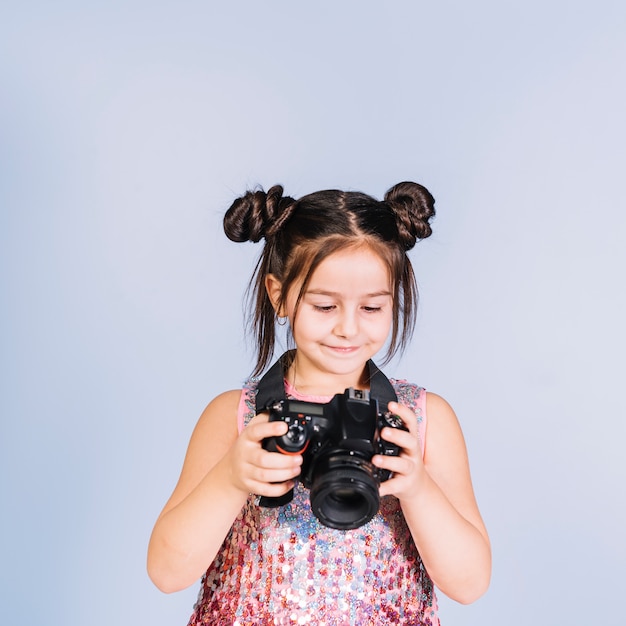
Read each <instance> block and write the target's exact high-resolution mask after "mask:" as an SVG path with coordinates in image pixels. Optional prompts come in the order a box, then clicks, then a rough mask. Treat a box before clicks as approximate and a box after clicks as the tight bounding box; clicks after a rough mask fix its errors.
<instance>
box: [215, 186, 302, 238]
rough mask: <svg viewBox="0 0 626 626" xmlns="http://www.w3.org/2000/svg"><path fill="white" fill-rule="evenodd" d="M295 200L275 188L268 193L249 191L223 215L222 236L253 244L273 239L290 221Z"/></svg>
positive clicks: (280, 189) (259, 190)
mask: <svg viewBox="0 0 626 626" xmlns="http://www.w3.org/2000/svg"><path fill="white" fill-rule="evenodd" d="M294 203H295V200H294V199H293V198H291V197H289V196H283V188H282V187H281V186H280V185H274V186H273V187H272V188H271V189H270V190H269V191H268V192H267V193H266V192H265V191H263V189H257V190H256V191H248V192H247V193H246V194H245V195H244V196H242V197H241V198H237V200H235V201H234V202H233V203H232V205H231V207H230V208H229V209H228V211H226V215H224V232H225V233H226V236H227V237H228V238H229V239H230V240H231V241H253V242H254V243H256V242H257V241H260V240H261V239H262V238H263V237H265V239H267V238H268V237H271V236H272V235H274V234H275V233H276V232H278V230H279V229H280V227H281V226H282V225H283V224H284V223H285V222H286V221H287V220H288V219H289V217H290V216H291V213H292V211H293V205H294Z"/></svg>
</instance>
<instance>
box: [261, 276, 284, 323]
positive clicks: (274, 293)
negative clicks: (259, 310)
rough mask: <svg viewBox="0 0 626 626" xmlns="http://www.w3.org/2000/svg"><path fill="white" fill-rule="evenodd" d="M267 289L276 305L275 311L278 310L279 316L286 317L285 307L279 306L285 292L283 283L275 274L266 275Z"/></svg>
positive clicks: (273, 303) (271, 300)
mask: <svg viewBox="0 0 626 626" xmlns="http://www.w3.org/2000/svg"><path fill="white" fill-rule="evenodd" d="M265 290H266V291H267V295H268V297H269V299H270V302H271V303H272V306H273V307H274V311H276V315H278V317H284V316H285V312H284V309H283V307H280V306H279V303H280V299H281V295H282V292H283V285H282V283H281V282H280V281H279V280H278V278H276V276H274V274H268V275H267V276H266V277H265Z"/></svg>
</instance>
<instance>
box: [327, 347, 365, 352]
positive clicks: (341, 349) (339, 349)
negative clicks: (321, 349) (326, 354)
mask: <svg viewBox="0 0 626 626" xmlns="http://www.w3.org/2000/svg"><path fill="white" fill-rule="evenodd" d="M326 347H327V348H328V349H329V350H332V351H333V352H336V353H337V354H353V353H354V352H356V351H357V350H358V349H359V348H358V346H326Z"/></svg>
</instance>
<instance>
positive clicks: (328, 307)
mask: <svg viewBox="0 0 626 626" xmlns="http://www.w3.org/2000/svg"><path fill="white" fill-rule="evenodd" d="M313 308H314V309H315V310H316V311H320V313H329V312H330V311H332V310H333V309H334V308H335V305H334V304H328V305H321V304H314V305H313Z"/></svg>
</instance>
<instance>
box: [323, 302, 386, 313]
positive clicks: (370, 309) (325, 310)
mask: <svg viewBox="0 0 626 626" xmlns="http://www.w3.org/2000/svg"><path fill="white" fill-rule="evenodd" d="M313 308H314V309H315V310H316V311H319V312H320V313H330V312H331V311H333V310H334V309H335V305H334V304H331V305H329V306H319V305H316V304H314V305H313ZM363 310H364V311H365V312H366V313H378V312H379V311H382V307H379V306H376V307H375V306H364V307H363Z"/></svg>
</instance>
